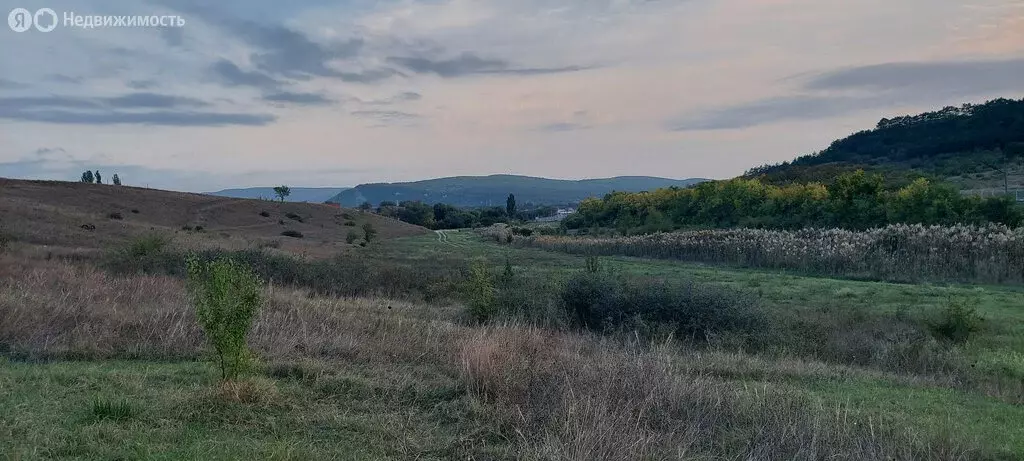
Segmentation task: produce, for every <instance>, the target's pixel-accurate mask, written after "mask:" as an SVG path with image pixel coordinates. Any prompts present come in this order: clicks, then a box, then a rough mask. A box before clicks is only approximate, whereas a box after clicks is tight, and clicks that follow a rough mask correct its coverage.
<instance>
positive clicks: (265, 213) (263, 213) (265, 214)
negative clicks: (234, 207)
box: [260, 210, 270, 218]
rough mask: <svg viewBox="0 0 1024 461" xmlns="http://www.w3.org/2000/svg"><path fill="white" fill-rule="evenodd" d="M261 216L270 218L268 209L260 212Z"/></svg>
mask: <svg viewBox="0 0 1024 461" xmlns="http://www.w3.org/2000/svg"><path fill="white" fill-rule="evenodd" d="M260 216H263V217H264V218H269V217H270V213H268V212H267V211H266V210H263V211H261V212H260Z"/></svg>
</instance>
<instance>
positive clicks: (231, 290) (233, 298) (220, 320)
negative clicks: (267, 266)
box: [187, 257, 263, 381]
mask: <svg viewBox="0 0 1024 461" xmlns="http://www.w3.org/2000/svg"><path fill="white" fill-rule="evenodd" d="M187 267H188V288H189V294H190V295H191V300H192V304H193V305H194V306H195V309H196V318H197V319H198V320H199V325H200V326H202V328H203V331H204V332H205V333H206V338H207V340H208V341H209V342H210V344H211V345H212V346H213V348H214V350H215V351H216V353H217V358H218V366H219V367H220V370H221V379H222V380H224V381H227V380H230V379H234V378H236V377H238V375H239V373H241V372H242V371H243V370H244V369H245V368H246V367H247V366H248V365H249V363H250V359H251V356H250V353H249V350H248V347H247V345H246V337H247V336H248V334H249V329H250V328H251V327H252V322H253V319H254V318H255V317H256V313H257V311H258V310H259V308H260V306H261V305H262V304H263V296H262V293H261V292H260V279H259V277H257V276H256V274H255V273H254V272H253V270H252V269H251V268H249V267H247V266H245V265H243V264H241V263H238V262H236V261H234V260H232V259H230V258H218V259H216V260H213V261H201V260H200V259H198V258H196V257H191V258H190V259H189V260H188V261H187Z"/></svg>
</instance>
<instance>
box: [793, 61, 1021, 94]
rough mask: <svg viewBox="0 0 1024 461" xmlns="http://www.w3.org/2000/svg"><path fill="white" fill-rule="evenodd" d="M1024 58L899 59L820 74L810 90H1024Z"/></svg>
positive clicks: (931, 92)
mask: <svg viewBox="0 0 1024 461" xmlns="http://www.w3.org/2000/svg"><path fill="white" fill-rule="evenodd" d="M1022 76H1024V58H1021V59H1009V60H998V61H976V60H971V61H936V62H896V63H886V64H877V65H871V66H863V67H853V68H849V69H840V70H836V71H832V72H826V73H823V74H819V75H817V76H814V77H813V78H811V79H810V80H809V81H807V83H806V84H805V86H804V87H805V88H807V89H809V90H849V89H852V90H874V91H895V90H900V91H909V92H913V93H930V94H936V93H938V94H939V95H943V96H968V95H976V94H985V93H995V92H1004V91H1024V78H1022Z"/></svg>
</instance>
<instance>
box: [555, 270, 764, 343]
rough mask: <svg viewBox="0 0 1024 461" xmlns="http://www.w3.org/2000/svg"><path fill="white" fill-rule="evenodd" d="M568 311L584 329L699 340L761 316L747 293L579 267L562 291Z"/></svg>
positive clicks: (755, 322)
mask: <svg viewBox="0 0 1024 461" xmlns="http://www.w3.org/2000/svg"><path fill="white" fill-rule="evenodd" d="M561 300H562V305H563V306H564V308H565V310H566V313H567V314H568V315H570V316H571V317H572V318H574V319H575V321H576V322H577V323H578V324H579V325H581V326H583V327H586V328H588V329H591V330H597V331H613V330H619V329H625V330H634V331H636V332H638V333H642V334H647V335H650V334H656V333H661V332H670V333H672V334H673V335H674V336H676V337H679V338H687V339H691V340H694V341H697V342H704V341H707V340H709V339H710V338H711V337H712V336H715V335H719V334H724V333H729V334H748V333H752V332H754V331H755V330H757V328H758V327H759V326H761V325H762V323H763V320H764V315H763V312H762V311H761V310H760V309H759V308H758V307H757V305H756V303H755V302H754V301H753V300H752V299H750V298H749V297H747V296H745V295H742V294H738V293H734V292H731V291H727V290H725V289H721V288H717V287H713V286H710V285H701V284H698V283H695V282H691V281H685V282H674V283H668V282H662V281H653V280H643V279H628V278H620V277H615V276H613V275H610V274H606V273H595V272H589V271H588V272H583V273H580V274H578V275H576V276H574V277H573V278H571V279H570V280H569V281H568V282H567V283H566V285H565V288H564V289H563V290H562V293H561Z"/></svg>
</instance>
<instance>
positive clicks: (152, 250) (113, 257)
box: [101, 234, 183, 274]
mask: <svg viewBox="0 0 1024 461" xmlns="http://www.w3.org/2000/svg"><path fill="white" fill-rule="evenodd" d="M169 245H170V239H168V238H167V237H164V236H162V235H159V234H151V235H146V236H142V237H138V238H136V239H134V240H132V241H130V242H128V244H127V245H125V246H123V247H120V248H116V249H114V250H111V251H110V252H108V253H107V254H106V255H105V256H104V258H103V261H102V263H101V264H102V265H103V266H104V267H105V268H106V269H107V270H110V271H112V272H116V273H122V274H125V273H130V274H166V273H176V272H180V270H179V268H180V267H182V266H183V259H182V256H181V255H179V254H175V253H173V252H171V251H169V248H168V246H169Z"/></svg>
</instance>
